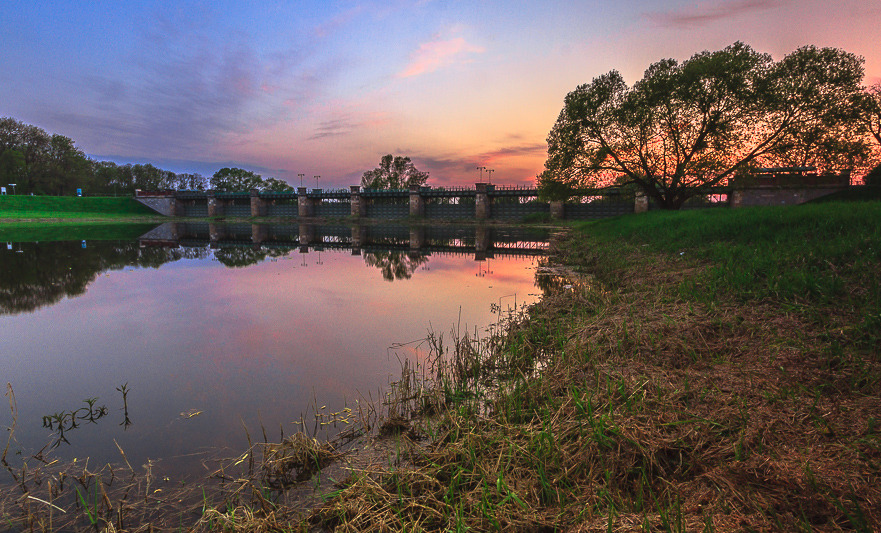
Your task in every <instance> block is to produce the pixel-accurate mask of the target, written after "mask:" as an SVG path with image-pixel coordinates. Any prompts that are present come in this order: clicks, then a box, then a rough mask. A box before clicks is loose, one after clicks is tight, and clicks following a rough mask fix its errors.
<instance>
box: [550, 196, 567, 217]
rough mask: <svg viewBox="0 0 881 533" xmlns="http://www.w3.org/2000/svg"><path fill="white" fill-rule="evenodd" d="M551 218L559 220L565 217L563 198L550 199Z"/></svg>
mask: <svg viewBox="0 0 881 533" xmlns="http://www.w3.org/2000/svg"><path fill="white" fill-rule="evenodd" d="M551 218H554V219H559V220H562V219H564V218H566V208H565V207H564V206H563V200H552V201H551Z"/></svg>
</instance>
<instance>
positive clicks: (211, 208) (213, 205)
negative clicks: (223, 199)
mask: <svg viewBox="0 0 881 533" xmlns="http://www.w3.org/2000/svg"><path fill="white" fill-rule="evenodd" d="M205 196H206V198H207V203H208V216H209V217H216V216H217V198H216V197H215V196H214V191H207V192H206V193H205Z"/></svg>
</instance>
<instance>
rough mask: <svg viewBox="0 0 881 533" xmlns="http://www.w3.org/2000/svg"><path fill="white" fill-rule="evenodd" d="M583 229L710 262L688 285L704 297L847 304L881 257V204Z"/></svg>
mask: <svg viewBox="0 0 881 533" xmlns="http://www.w3.org/2000/svg"><path fill="white" fill-rule="evenodd" d="M578 227H579V229H580V230H581V231H584V232H588V233H590V234H591V235H592V236H594V237H596V238H597V239H599V240H601V241H603V242H605V243H606V244H608V245H610V246H611V247H614V246H618V245H620V244H624V243H627V244H629V245H634V246H644V247H648V248H649V249H650V250H654V251H658V252H662V253H665V254H669V255H671V256H673V257H678V258H680V259H681V260H682V261H693V260H697V261H699V262H704V263H706V264H708V265H709V266H708V268H707V270H706V271H705V272H704V273H703V274H702V275H700V276H698V278H697V279H693V280H690V281H689V282H687V283H686V285H688V284H690V285H691V288H692V290H693V292H694V294H693V296H695V297H698V298H700V299H704V300H707V299H711V298H715V297H716V296H718V295H719V294H720V292H726V293H734V294H737V295H739V296H740V297H741V298H742V299H768V298H770V299H774V300H778V301H782V302H788V303H798V302H802V303H810V304H824V305H826V304H831V303H840V302H842V299H844V300H847V299H849V298H850V293H851V292H852V291H851V289H852V287H853V286H855V285H863V284H864V282H865V281H867V280H866V279H865V278H866V276H871V275H873V273H877V268H878V264H879V262H881V202H853V203H852V202H830V203H818V204H806V205H800V206H788V207H753V208H745V209H734V210H731V209H714V210H707V211H684V212H651V213H648V214H645V215H642V216H629V217H621V218H617V219H610V220H604V221H599V222H593V223H591V222H587V223H582V224H580V225H579V226H578ZM701 295H702V296H701ZM876 296H877V295H876Z"/></svg>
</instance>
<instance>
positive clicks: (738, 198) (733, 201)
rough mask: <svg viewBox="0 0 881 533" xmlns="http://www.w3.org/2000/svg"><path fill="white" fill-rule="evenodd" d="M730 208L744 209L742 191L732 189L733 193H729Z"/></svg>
mask: <svg viewBox="0 0 881 533" xmlns="http://www.w3.org/2000/svg"><path fill="white" fill-rule="evenodd" d="M728 207H731V208H738V207H743V190H742V189H732V190H731V192H729V193H728Z"/></svg>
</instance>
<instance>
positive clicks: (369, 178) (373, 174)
mask: <svg viewBox="0 0 881 533" xmlns="http://www.w3.org/2000/svg"><path fill="white" fill-rule="evenodd" d="M426 181H428V172H421V171H420V170H419V169H417V168H416V166H415V165H413V162H412V161H410V158H409V157H401V156H392V155H391V154H388V155H385V156H383V157H382V160H381V161H380V162H379V166H378V167H376V168H375V169H373V170H368V171H367V172H365V173H364V175H363V176H361V186H362V187H364V188H365V189H409V188H410V187H411V186H413V185H416V186H421V185H425V182H426Z"/></svg>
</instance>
